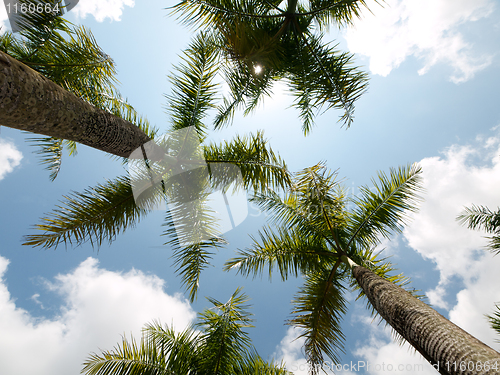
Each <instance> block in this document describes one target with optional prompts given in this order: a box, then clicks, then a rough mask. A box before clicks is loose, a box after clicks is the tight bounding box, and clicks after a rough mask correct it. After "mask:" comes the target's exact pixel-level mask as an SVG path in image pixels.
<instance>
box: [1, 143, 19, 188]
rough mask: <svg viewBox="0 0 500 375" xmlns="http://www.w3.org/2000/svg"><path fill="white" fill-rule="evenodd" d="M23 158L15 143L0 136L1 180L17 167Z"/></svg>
mask: <svg viewBox="0 0 500 375" xmlns="http://www.w3.org/2000/svg"><path fill="white" fill-rule="evenodd" d="M22 158H23V154H22V153H21V152H20V151H19V150H18V149H17V148H16V146H15V145H14V144H13V143H11V142H8V141H5V140H3V139H1V138H0V180H2V179H3V178H5V175H6V174H7V173H10V172H12V171H13V170H14V168H15V167H17V166H18V165H19V164H20V163H21V159H22Z"/></svg>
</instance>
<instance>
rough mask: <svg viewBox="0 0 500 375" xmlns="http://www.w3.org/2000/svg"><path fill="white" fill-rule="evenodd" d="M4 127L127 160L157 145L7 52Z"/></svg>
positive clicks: (0, 98)
mask: <svg viewBox="0 0 500 375" xmlns="http://www.w3.org/2000/svg"><path fill="white" fill-rule="evenodd" d="M0 125H3V126H7V127H10V128H15V129H19V130H25V131H29V132H33V133H37V134H43V135H47V136H51V137H56V138H62V139H68V140H72V141H75V142H78V143H82V144H84V145H87V146H90V147H93V148H95V149H98V150H102V151H106V152H109V153H110V154H113V155H116V156H121V157H128V156H129V155H130V154H131V153H132V151H134V150H135V149H137V148H139V147H141V146H142V145H143V144H145V143H147V142H149V141H150V140H151V139H150V138H149V137H148V135H147V134H146V133H144V132H143V131H142V130H141V129H140V128H138V127H137V126H135V125H133V124H132V123H130V122H128V121H126V120H124V119H122V118H120V117H118V116H115V115H112V114H110V113H108V112H106V111H104V110H101V109H98V108H96V107H94V106H92V105H91V104H89V103H87V102H86V101H84V100H82V99H80V98H78V97H77V96H76V95H74V94H72V93H70V92H69V91H66V90H64V89H63V88H61V87H60V86H58V85H56V84H55V83H54V82H52V81H50V80H49V79H47V78H45V77H44V76H42V75H41V74H39V73H38V72H36V71H35V70H33V69H31V68H30V67H28V66H26V65H24V64H23V63H21V62H19V61H17V60H16V59H14V58H12V57H11V56H9V55H7V54H5V53H3V52H0ZM148 155H151V152H148Z"/></svg>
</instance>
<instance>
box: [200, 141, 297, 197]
mask: <svg viewBox="0 0 500 375" xmlns="http://www.w3.org/2000/svg"><path fill="white" fill-rule="evenodd" d="M204 157H205V160H206V162H207V164H208V167H209V172H210V176H211V178H212V179H213V182H212V185H213V186H218V184H219V181H218V180H217V174H216V173H213V171H212V169H211V168H212V167H213V166H215V165H217V164H221V163H222V164H233V165H236V166H237V167H238V168H239V171H240V172H241V176H242V178H243V184H244V187H245V188H246V189H252V190H253V191H256V192H258V191H266V190H267V189H286V188H287V187H288V186H290V183H291V177H290V173H289V172H288V170H287V167H286V164H285V162H284V161H283V159H281V158H280V157H279V155H277V154H275V153H274V151H273V150H272V149H271V148H270V147H269V146H268V141H267V140H266V139H265V138H264V135H263V133H262V132H258V133H257V134H255V135H253V134H250V135H248V136H245V137H240V136H236V137H235V138H234V139H232V140H231V141H223V142H222V143H220V144H215V143H212V144H209V145H207V146H204ZM220 183H225V181H220Z"/></svg>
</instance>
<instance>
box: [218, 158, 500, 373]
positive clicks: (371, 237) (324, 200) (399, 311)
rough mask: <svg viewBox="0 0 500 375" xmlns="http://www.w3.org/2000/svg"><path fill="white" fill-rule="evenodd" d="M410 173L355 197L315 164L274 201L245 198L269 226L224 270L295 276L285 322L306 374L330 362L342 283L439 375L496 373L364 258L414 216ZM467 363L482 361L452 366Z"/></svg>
mask: <svg viewBox="0 0 500 375" xmlns="http://www.w3.org/2000/svg"><path fill="white" fill-rule="evenodd" d="M420 173H421V170H420V168H419V167H418V166H416V165H413V166H408V167H404V168H399V169H397V170H391V172H390V174H389V175H386V174H384V173H379V175H378V181H375V180H373V185H374V188H372V189H369V188H368V187H363V188H362V189H361V195H360V197H354V198H348V197H347V196H346V192H345V190H343V189H342V187H341V186H340V184H339V183H338V182H337V181H336V174H334V173H329V172H327V171H326V169H325V167H324V165H321V164H319V165H316V166H314V167H312V168H308V169H305V170H304V171H302V172H300V173H298V174H297V175H296V176H295V179H294V181H293V183H292V188H291V190H290V191H289V192H288V193H287V194H285V195H284V196H283V197H281V196H279V195H277V194H275V193H266V194H257V195H256V197H255V198H254V201H255V202H256V203H257V204H259V205H260V207H261V208H263V209H264V210H267V211H270V212H272V213H273V215H274V216H273V218H274V222H273V228H274V227H275V228H276V229H274V230H272V229H271V228H270V227H268V228H265V229H264V230H263V231H261V232H260V238H259V239H254V244H253V247H252V248H251V249H247V250H242V251H240V252H239V255H238V256H237V257H235V258H233V259H231V260H229V261H228V262H227V264H226V266H225V268H226V270H229V269H232V268H236V269H237V270H238V272H239V273H241V274H243V275H245V276H249V275H253V276H257V275H262V274H263V273H264V271H265V270H267V272H268V273H269V277H271V275H272V273H273V270H274V269H277V271H278V273H279V274H280V276H281V278H282V279H283V280H286V279H287V278H288V277H289V276H299V275H303V277H304V278H305V282H304V285H303V287H302V288H301V289H300V290H299V292H298V294H297V297H296V298H295V300H294V301H293V303H294V310H293V312H292V314H293V316H292V318H291V319H290V321H289V324H291V325H293V326H296V327H300V328H302V330H303V333H302V336H303V337H305V338H306V341H305V353H306V356H307V359H308V361H309V363H310V364H311V368H312V372H316V371H317V366H320V365H321V363H322V362H323V354H326V355H328V356H329V357H330V358H331V359H332V360H333V361H336V362H337V363H338V361H339V357H338V356H339V352H341V351H342V350H343V340H344V336H343V334H342V330H341V325H340V322H341V320H342V317H343V315H344V314H345V312H346V309H347V302H346V298H345V294H346V292H347V290H348V288H349V285H350V286H351V287H353V288H355V289H357V290H358V298H359V297H361V296H366V297H367V298H368V301H369V306H370V307H371V309H372V312H376V313H378V314H379V315H380V317H382V318H383V319H384V320H385V321H386V322H387V323H388V324H389V325H390V326H391V327H392V328H393V329H394V331H395V332H396V333H397V335H399V337H400V338H401V339H404V340H406V341H408V342H409V343H410V344H411V345H412V346H413V347H414V348H415V349H416V350H417V351H419V352H420V353H421V354H422V355H423V356H424V358H426V359H427V360H428V361H429V362H430V363H431V364H433V365H435V366H439V371H440V372H441V373H442V374H465V373H474V374H479V373H480V374H483V373H484V374H493V373H495V374H496V373H498V372H497V369H498V367H495V366H494V365H495V363H496V361H500V354H499V353H497V352H496V351H494V350H493V349H491V348H489V347H488V346H486V345H485V344H483V343H482V342H480V341H478V340H477V339H475V338H473V337H472V336H470V335H469V334H467V333H466V332H464V331H463V330H461V329H460V328H459V327H457V326H455V325H454V324H453V323H451V322H450V321H448V320H447V319H445V318H444V317H443V316H441V315H440V314H438V313H437V312H436V311H434V310H433V309H432V308H430V307H429V306H428V305H427V304H425V303H424V302H422V301H421V300H419V299H418V298H417V297H416V296H415V295H412V293H409V292H408V291H406V290H405V289H404V288H402V286H404V285H405V284H406V283H407V281H408V280H407V279H406V278H404V277H403V276H402V275H401V274H399V275H396V276H394V275H393V276H389V274H390V273H391V271H392V270H393V268H392V266H391V264H390V263H388V262H387V261H386V260H384V259H380V258H379V256H378V254H375V253H374V248H375V247H376V246H377V245H379V244H380V240H381V238H387V239H389V238H390V235H391V233H393V232H396V233H398V232H400V231H401V230H402V225H404V223H405V222H406V221H407V219H408V213H410V212H414V211H415V210H416V203H417V202H418V201H419V199H420V198H419V196H418V192H419V191H420V190H421V178H420ZM413 294H415V293H413ZM469 362H470V363H474V366H475V367H474V369H475V370H476V369H478V368H479V366H480V365H484V364H485V363H486V362H488V363H489V365H488V366H489V367H488V369H486V370H484V367H483V370H484V371H477V372H476V371H472V372H467V371H462V370H463V365H462V364H463V363H465V364H466V365H467V364H468V363H469ZM454 366H455V367H458V370H457V369H456V368H454ZM436 368H437V367H436ZM466 370H467V369H466Z"/></svg>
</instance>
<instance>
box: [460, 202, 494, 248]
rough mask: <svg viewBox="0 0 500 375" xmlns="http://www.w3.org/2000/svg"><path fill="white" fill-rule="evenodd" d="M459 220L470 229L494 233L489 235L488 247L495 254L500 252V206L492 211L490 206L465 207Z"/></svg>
mask: <svg viewBox="0 0 500 375" xmlns="http://www.w3.org/2000/svg"><path fill="white" fill-rule="evenodd" d="M457 220H458V221H459V222H460V224H462V225H467V227H468V228H469V229H473V230H484V231H485V232H486V233H493V236H491V237H487V238H488V239H489V240H490V243H489V244H488V249H489V250H490V251H491V252H492V253H494V254H495V255H497V254H500V208H499V209H497V211H491V210H490V209H489V208H488V207H484V206H475V205H473V206H472V207H471V208H465V210H464V211H463V212H462V213H461V214H460V215H459V216H458V217H457Z"/></svg>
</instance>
